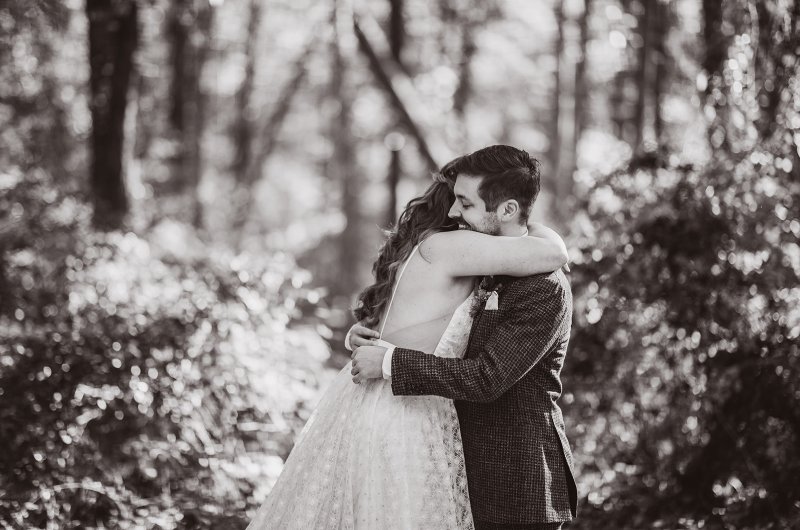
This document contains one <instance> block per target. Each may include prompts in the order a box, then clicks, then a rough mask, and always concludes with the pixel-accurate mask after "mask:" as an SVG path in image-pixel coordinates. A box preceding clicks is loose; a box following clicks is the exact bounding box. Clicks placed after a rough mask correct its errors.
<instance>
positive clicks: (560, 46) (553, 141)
mask: <svg viewBox="0 0 800 530" xmlns="http://www.w3.org/2000/svg"><path fill="white" fill-rule="evenodd" d="M555 17H556V27H557V30H556V41H555V46H554V51H553V55H554V57H555V59H556V67H555V71H554V72H553V93H552V105H551V106H552V109H553V110H552V114H551V115H550V127H549V129H550V134H549V136H550V149H549V151H548V158H549V159H550V174H551V175H552V177H553V178H552V179H550V180H551V182H554V183H557V182H558V179H559V175H558V171H559V167H560V163H561V88H562V83H561V64H562V60H563V55H564V7H563V5H562V4H561V2H556V6H555Z"/></svg>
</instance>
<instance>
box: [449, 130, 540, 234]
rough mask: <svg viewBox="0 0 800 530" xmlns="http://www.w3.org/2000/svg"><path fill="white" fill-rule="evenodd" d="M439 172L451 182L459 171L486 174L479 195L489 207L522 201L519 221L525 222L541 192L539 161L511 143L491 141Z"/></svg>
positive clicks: (488, 209)
mask: <svg viewBox="0 0 800 530" xmlns="http://www.w3.org/2000/svg"><path fill="white" fill-rule="evenodd" d="M440 173H441V174H442V176H443V177H444V178H445V179H446V180H447V181H448V182H449V183H450V185H451V186H452V185H454V184H455V182H456V178H458V176H459V175H470V176H475V177H483V181H482V182H481V184H480V186H479V187H478V195H479V196H480V198H481V199H483V202H484V203H486V211H491V210H494V209H496V208H497V207H498V206H499V205H500V203H501V202H503V201H507V200H509V199H514V200H516V201H517V202H518V203H519V207H520V221H521V222H524V223H527V221H528V216H529V215H530V212H531V208H532V207H533V203H534V202H535V201H536V197H537V196H538V195H539V187H540V183H539V180H540V178H541V172H540V164H539V161H538V160H536V159H535V158H533V157H532V156H531V155H529V154H528V153H526V152H525V151H523V150H521V149H517V148H516V147H511V146H510V145H491V146H489V147H484V148H483V149H478V150H477V151H475V152H474V153H470V154H468V155H464V156H460V157H458V158H456V159H455V160H451V161H450V162H448V163H447V164H445V165H444V167H442V169H441V171H440Z"/></svg>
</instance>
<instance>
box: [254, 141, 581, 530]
mask: <svg viewBox="0 0 800 530" xmlns="http://www.w3.org/2000/svg"><path fill="white" fill-rule="evenodd" d="M539 179H540V175H539V164H538V162H537V161H536V160H535V159H533V158H531V157H530V155H528V153H526V152H524V151H521V150H519V149H516V148H513V147H510V146H504V145H495V146H491V147H486V148H484V149H481V150H479V151H476V152H474V153H471V154H469V155H465V156H462V157H459V158H456V159H455V160H453V161H452V162H450V163H448V164H447V165H445V166H444V167H443V168H442V170H441V171H440V172H439V173H438V174H437V175H436V176H435V178H434V183H433V184H432V185H431V186H430V187H429V188H428V190H427V191H426V192H425V193H424V194H423V195H422V196H420V197H417V198H415V199H413V200H412V201H411V202H409V204H408V206H407V207H406V209H405V210H404V211H403V213H402V214H401V216H400V219H399V221H398V223H397V226H396V228H395V230H394V231H393V232H392V233H391V234H390V236H389V238H388V240H387V241H386V243H385V244H384V245H383V247H382V248H381V251H380V255H379V257H378V260H377V261H376V263H375V265H374V268H373V270H374V273H375V283H374V284H373V285H371V286H370V287H368V288H367V289H365V290H364V291H363V292H362V293H361V295H360V299H359V306H358V308H357V309H356V311H355V314H356V318H357V319H358V320H359V323H358V324H356V325H355V326H353V327H352V328H351V329H350V332H349V333H348V335H347V337H346V339H345V345H346V346H347V347H348V349H351V350H354V351H353V360H352V362H351V363H348V365H347V366H346V367H345V368H344V369H342V371H341V372H340V373H339V375H338V376H337V377H336V378H335V379H334V381H333V383H332V384H331V387H330V388H329V389H328V390H327V392H326V393H325V394H324V395H323V397H322V398H321V400H320V403H319V405H318V406H317V408H316V409H315V411H314V413H313V414H312V416H311V418H310V419H309V421H308V423H307V424H306V426H305V428H304V429H303V431H302V433H301V434H300V436H299V437H298V440H297V442H296V444H295V447H294V449H293V450H292V453H291V454H290V455H289V458H288V459H287V461H286V466H285V468H284V470H283V473H282V474H281V476H280V477H279V479H278V481H277V483H276V484H275V487H274V488H273V490H272V492H271V493H270V495H269V497H268V498H267V500H266V502H265V503H264V505H263V506H262V507H261V508H260V509H259V510H258V512H257V514H256V517H255V518H254V519H253V521H252V522H251V523H250V526H248V529H253V530H256V529H259V530H260V529H295V528H296V529H303V530H305V529H366V530H372V529H376V530H377V529H409V530H413V529H472V528H474V529H476V530H484V529H486V530H488V529H520V530H521V529H537V530H545V529H547V530H549V529H558V528H561V525H562V524H563V522H565V521H569V520H571V519H572V518H573V517H574V516H575V512H576V503H577V492H576V487H575V481H574V478H573V472H572V454H571V452H570V448H569V443H568V442H567V438H566V435H565V433H564V420H563V418H562V415H561V409H560V408H559V407H558V405H557V400H558V398H559V397H560V395H561V390H562V388H561V381H560V378H559V376H560V372H561V368H562V366H563V363H564V357H565V354H566V349H567V343H568V340H569V334H570V325H571V320H572V295H571V291H570V287H569V284H568V282H567V280H566V278H565V276H564V274H563V272H562V271H561V270H560V269H561V267H562V266H563V265H565V264H566V261H567V255H566V248H565V246H564V243H563V241H562V240H561V239H560V238H559V237H558V235H556V234H555V232H553V231H552V230H550V229H548V228H546V227H544V226H541V225H539V224H536V223H533V224H531V226H530V227H529V226H528V216H529V213H530V210H531V208H532V206H533V203H534V201H535V200H536V197H537V195H538V193H539V186H540V183H539Z"/></svg>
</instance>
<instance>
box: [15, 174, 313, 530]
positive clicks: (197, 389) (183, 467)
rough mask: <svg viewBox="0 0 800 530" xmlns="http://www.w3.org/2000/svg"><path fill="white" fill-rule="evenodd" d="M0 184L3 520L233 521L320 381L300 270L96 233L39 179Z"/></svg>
mask: <svg viewBox="0 0 800 530" xmlns="http://www.w3.org/2000/svg"><path fill="white" fill-rule="evenodd" d="M3 187H4V188H5V190H4V193H3V194H2V196H0V197H2V198H1V199H0V211H3V212H9V214H10V217H8V218H7V219H5V222H4V225H7V226H8V225H11V226H13V229H12V230H9V231H7V232H6V233H5V234H3V237H4V239H3V241H4V245H3V248H2V252H0V257H1V259H2V263H1V264H2V270H1V271H0V272H1V274H0V277H1V278H2V283H0V298H2V315H0V335H1V337H0V366H2V369H1V371H0V440H1V441H2V442H0V448H1V449H2V451H0V491H2V492H3V495H2V500H0V520H2V521H3V522H4V525H5V526H6V527H8V528H16V527H20V526H22V527H26V528H30V527H38V528H45V527H47V528H87V527H113V528H134V527H146V528H176V527H187V528H189V527H190V528H197V527H205V528H211V527H220V526H224V527H226V528H227V527H236V526H242V527H243V526H244V524H246V520H247V516H246V510H247V509H248V508H253V504H252V503H253V502H254V499H262V498H263V496H264V493H265V490H266V489H267V488H269V487H270V485H271V484H272V482H273V481H274V479H275V477H276V475H277V473H278V472H279V471H280V468H281V465H282V462H281V459H280V456H283V457H285V456H286V454H288V451H289V449H290V447H291V443H292V440H293V437H294V434H295V433H296V431H297V430H298V429H299V428H300V426H301V425H302V423H303V420H304V419H305V416H306V415H307V413H308V407H309V402H310V401H311V400H312V399H313V397H314V395H313V394H314V390H313V389H314V387H315V386H317V385H318V383H319V378H320V377H325V374H326V371H325V370H323V367H324V363H325V361H326V359H327V357H328V350H327V347H326V345H325V344H324V342H322V340H321V339H320V338H319V335H318V334H317V333H316V330H315V328H314V327H313V325H314V324H313V322H314V321H313V318H312V319H310V320H309V319H305V318H304V317H303V315H304V314H311V313H313V311H314V307H315V304H316V303H317V301H318V299H319V293H318V292H316V291H314V290H312V289H309V288H307V287H305V284H306V283H307V282H308V280H309V277H308V274H307V273H305V272H304V271H302V270H298V269H297V268H296V267H295V265H294V263H293V262H292V260H291V259H289V258H288V257H287V256H285V255H276V256H272V257H270V258H269V259H263V258H262V259H256V258H255V257H253V256H250V257H247V256H244V257H242V256H239V257H232V256H227V255H224V254H220V255H217V254H214V253H213V252H211V253H208V254H205V252H207V251H205V250H204V248H203V247H202V245H201V244H199V243H195V244H194V245H192V244H191V241H192V237H193V236H192V233H191V231H190V230H188V229H186V228H184V227H182V226H180V225H174V224H169V223H163V224H162V225H160V226H159V227H158V228H157V229H156V230H154V231H153V233H151V234H150V235H149V236H148V238H143V237H140V236H137V235H134V234H132V233H127V234H123V233H110V234H99V233H96V232H93V231H92V230H91V229H90V228H89V225H88V219H89V212H88V211H87V207H86V206H85V205H84V204H83V203H81V202H80V201H79V200H77V199H75V198H74V197H71V196H65V195H61V194H60V193H59V192H58V191H57V189H56V188H55V186H54V185H53V183H52V182H51V181H50V180H49V179H48V178H46V177H45V176H43V175H39V176H38V177H37V176H32V175H27V176H26V177H25V179H24V180H23V179H22V177H21V175H20V174H16V175H15V174H6V175H4V176H3ZM187 242H189V243H187ZM185 256H188V257H185ZM290 324H292V327H291V328H289V327H288V326H289V325H290ZM276 455H277V456H276Z"/></svg>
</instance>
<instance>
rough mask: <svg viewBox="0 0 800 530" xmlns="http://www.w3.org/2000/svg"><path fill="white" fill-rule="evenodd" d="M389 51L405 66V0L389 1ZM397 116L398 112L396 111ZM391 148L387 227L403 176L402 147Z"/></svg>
mask: <svg viewBox="0 0 800 530" xmlns="http://www.w3.org/2000/svg"><path fill="white" fill-rule="evenodd" d="M389 4H390V11H389V49H390V50H391V51H392V57H393V58H394V60H395V62H397V64H398V65H401V66H402V64H403V45H404V44H405V40H406V27H405V19H404V16H403V9H404V4H405V0H389ZM395 114H397V111H395ZM395 128H396V129H400V128H402V122H401V118H400V117H399V116H396V117H395ZM388 147H389V153H390V154H389V157H390V159H389V172H388V175H387V178H386V188H387V190H388V192H389V199H388V201H387V203H386V215H385V219H386V226H387V227H390V226H394V222H395V217H396V215H397V186H398V184H399V183H400V178H401V175H402V171H403V170H402V166H401V160H400V150H401V149H402V145H400V144H398V145H390V146H388Z"/></svg>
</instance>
